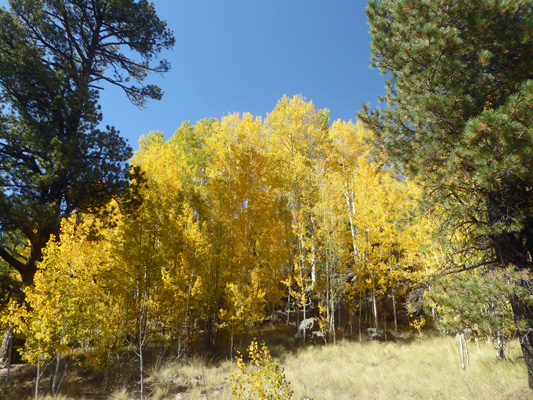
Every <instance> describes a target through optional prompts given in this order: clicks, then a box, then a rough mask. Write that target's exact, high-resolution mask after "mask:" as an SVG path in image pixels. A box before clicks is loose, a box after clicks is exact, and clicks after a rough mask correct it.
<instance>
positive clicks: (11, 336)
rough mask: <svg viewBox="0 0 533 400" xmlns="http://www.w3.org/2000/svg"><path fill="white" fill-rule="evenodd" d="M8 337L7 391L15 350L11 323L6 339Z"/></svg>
mask: <svg viewBox="0 0 533 400" xmlns="http://www.w3.org/2000/svg"><path fill="white" fill-rule="evenodd" d="M6 337H7V340H8V344H7V373H6V381H5V383H4V391H6V392H7V386H8V383H9V373H10V372H11V352H12V351H13V328H12V327H11V325H9V327H8V328H7V332H6V334H5V337H4V340H5V338H6ZM2 344H3V343H2Z"/></svg>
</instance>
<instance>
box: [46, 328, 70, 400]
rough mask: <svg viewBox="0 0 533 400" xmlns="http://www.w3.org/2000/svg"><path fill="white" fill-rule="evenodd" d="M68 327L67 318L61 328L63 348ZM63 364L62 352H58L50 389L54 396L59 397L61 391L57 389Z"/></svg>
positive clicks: (60, 341)
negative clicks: (60, 367) (61, 364)
mask: <svg viewBox="0 0 533 400" xmlns="http://www.w3.org/2000/svg"><path fill="white" fill-rule="evenodd" d="M66 325H67V318H66V317H64V318H63V327H62V328H61V336H60V338H59V347H60V348H61V343H63V340H64V339H65V329H66ZM60 363H61V351H58V353H57V360H56V369H55V371H54V378H53V379H52V388H51V389H50V392H51V394H52V396H55V395H57V392H58V391H59V387H57V388H56V383H57V374H59V365H60Z"/></svg>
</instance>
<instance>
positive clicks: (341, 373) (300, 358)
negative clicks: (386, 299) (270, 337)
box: [284, 337, 533, 399]
mask: <svg viewBox="0 0 533 400" xmlns="http://www.w3.org/2000/svg"><path fill="white" fill-rule="evenodd" d="M516 347H517V348H516V349H513V350H512V352H511V354H510V360H516V359H517V358H518V357H519V356H520V349H519V348H518V345H516ZM470 353H471V354H470V369H469V370H466V371H463V370H462V369H461V363H460V359H459V354H458V349H457V347H456V344H455V341H454V340H453V338H449V337H436V338H430V339H426V340H424V341H423V342H422V343H420V342H419V341H414V342H412V343H409V344H396V343H376V342H366V343H349V342H343V343H340V344H338V345H337V346H322V347H315V348H311V347H309V348H307V349H305V350H304V351H302V352H300V353H298V354H297V355H296V356H288V357H287V358H286V360H285V362H284V365H285V370H286V373H287V378H288V379H289V381H291V383H292V388H293V390H294V393H295V398H297V399H299V398H304V397H308V398H311V399H354V398H360V399H505V398H509V399H511V398H512V399H514V398H524V399H525V398H529V397H528V396H532V395H533V393H531V392H529V391H528V389H527V372H526V368H525V365H524V363H523V361H522V360H521V359H518V360H517V361H516V362H515V361H498V360H496V353H495V351H494V349H493V348H492V346H490V345H487V344H485V343H483V344H480V345H479V347H478V346H477V345H475V344H471V345H470Z"/></svg>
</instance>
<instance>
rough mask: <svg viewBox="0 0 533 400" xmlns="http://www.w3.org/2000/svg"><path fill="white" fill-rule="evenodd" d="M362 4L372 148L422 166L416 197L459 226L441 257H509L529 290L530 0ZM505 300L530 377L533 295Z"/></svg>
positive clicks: (506, 264) (452, 227)
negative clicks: (373, 72)
mask: <svg viewBox="0 0 533 400" xmlns="http://www.w3.org/2000/svg"><path fill="white" fill-rule="evenodd" d="M367 14H368V18H369V23H370V33H371V35H372V42H371V47H372V56H371V63H372V65H373V66H374V67H378V68H379V69H380V70H381V71H382V72H383V73H388V75H389V77H390V79H389V80H388V83H387V92H386V95H385V96H384V99H383V100H384V101H385V102H386V105H385V106H384V107H383V108H381V109H380V108H376V109H375V110H370V109H369V108H368V107H366V108H365V109H364V110H363V111H362V112H361V113H360V114H359V118H360V119H361V120H363V121H364V122H365V123H366V124H367V125H368V126H369V127H370V128H371V129H373V130H374V131H375V132H376V139H375V145H376V149H377V150H378V151H377V152H376V156H381V157H383V158H385V159H387V160H390V161H391V162H393V163H395V165H396V167H397V168H398V169H399V172H400V173H402V174H404V175H406V176H409V177H412V176H416V177H419V178H422V179H423V181H424V187H425V191H426V196H425V199H426V204H424V205H425V206H426V207H427V208H430V207H431V206H432V205H438V207H439V212H440V213H441V216H442V221H443V228H447V232H448V237H451V236H450V235H453V234H456V235H455V238H456V239H457V238H461V239H462V238H464V240H463V241H462V244H461V245H458V244H457V243H458V242H457V241H456V242H455V245H454V246H455V247H454V248H453V249H452V250H453V252H455V256H453V257H450V260H452V261H453V262H452V263H451V264H452V265H451V267H452V268H457V269H458V270H460V269H465V268H472V267H476V266H481V265H483V266H487V267H491V268H501V269H509V268H510V267H513V268H515V269H516V270H517V272H518V274H519V275H520V277H521V279H520V281H519V284H520V285H521V286H522V287H523V288H524V289H527V290H528V291H531V288H532V284H533V281H532V278H531V273H532V272H533V261H532V257H533V210H532V205H533V197H532V190H533V127H532V121H533V81H532V79H533V3H532V2H531V1H527V0H454V1H452V0H440V1H439V0H437V1H435V0H380V1H374V0H373V1H370V2H369V6H368V8H367ZM479 254H482V257H480V256H479ZM459 256H460V257H459ZM526 297H528V296H526ZM511 304H512V307H513V311H514V314H515V318H516V320H517V322H520V323H519V324H518V326H519V327H522V328H521V329H520V332H519V333H520V340H521V343H522V349H523V352H524V357H525V360H526V364H527V366H528V371H529V385H530V387H532V388H533V307H532V306H531V304H530V303H529V302H528V301H526V299H525V298H524V296H516V295H513V296H512V298H511ZM524 323H525V324H524Z"/></svg>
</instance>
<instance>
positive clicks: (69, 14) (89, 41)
mask: <svg viewBox="0 0 533 400" xmlns="http://www.w3.org/2000/svg"><path fill="white" fill-rule="evenodd" d="M0 31H1V32H2V34H1V35H0V171H1V172H0V233H1V236H2V237H4V236H5V235H6V234H8V233H10V232H20V233H22V234H23V235H24V236H25V239H26V240H27V241H28V242H29V244H30V246H31V250H30V252H29V254H27V255H20V254H18V253H13V252H12V251H11V249H10V248H8V247H6V246H5V245H4V243H2V241H0V257H2V258H3V259H4V260H5V261H6V262H7V263H8V264H9V265H10V267H11V268H13V269H15V270H17V271H18V273H19V274H20V276H21V278H22V281H23V282H24V283H25V284H32V283H33V278H34V275H35V273H36V271H37V267H36V265H37V262H38V261H40V260H41V259H42V249H43V248H44V246H45V245H46V243H47V242H48V240H49V238H50V237H51V236H52V235H54V236H56V237H59V231H60V222H61V220H62V218H65V217H68V216H69V215H71V214H72V213H73V212H75V211H81V212H90V213H92V212H95V211H96V210H98V209H101V208H102V207H105V205H106V204H107V203H108V202H109V200H110V199H111V198H113V197H116V196H118V195H119V194H121V193H122V192H123V190H124V188H125V186H126V185H127V183H128V170H129V168H128V167H127V165H126V162H127V160H128V159H129V158H130V157H131V149H130V148H129V146H127V144H126V142H125V140H124V139H123V138H121V137H120V135H119V133H118V131H117V130H116V129H114V128H111V127H108V128H106V129H100V128H99V126H98V125H99V123H100V122H101V120H102V112H101V110H100V107H99V106H98V92H99V91H100V90H101V89H102V84H104V83H108V84H112V85H115V86H118V87H120V88H121V89H123V90H124V91H125V93H126V95H127V96H128V98H129V99H130V100H131V101H132V102H133V103H134V104H137V105H139V106H142V105H143V104H144V103H146V101H148V100H150V99H156V100H157V99H160V98H161V95H162V92H161V89H160V88H159V87H157V86H155V85H145V84H143V80H144V79H145V78H146V76H147V75H148V74H149V73H150V72H166V71H167V70H168V69H169V64H168V63H167V62H166V61H165V60H161V61H160V62H159V63H157V64H153V63H152V61H153V60H154V59H155V58H156V57H157V55H158V53H160V52H161V50H163V49H166V48H170V47H171V46H172V45H173V43H174V37H173V35H172V32H170V31H169V30H168V29H167V27H166V23H165V22H164V21H162V20H160V19H159V17H158V16H157V14H156V12H155V9H154V7H153V5H152V4H150V3H148V2H147V1H146V0H140V1H134V0H126V1H109V0H94V1H88V0H81V1H73V0H63V1H60V0H45V1H34V0H20V1H11V2H10V8H9V9H6V8H4V7H2V8H0ZM126 48H127V50H126Z"/></svg>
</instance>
